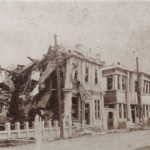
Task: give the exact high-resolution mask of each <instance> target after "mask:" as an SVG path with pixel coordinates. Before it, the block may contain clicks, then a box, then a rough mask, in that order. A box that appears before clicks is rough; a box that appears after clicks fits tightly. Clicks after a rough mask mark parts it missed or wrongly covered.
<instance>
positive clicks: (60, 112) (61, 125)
mask: <svg viewBox="0 0 150 150" xmlns="http://www.w3.org/2000/svg"><path fill="white" fill-rule="evenodd" d="M54 41H55V44H54V49H55V52H56V66H57V67H56V76H57V97H58V105H59V106H58V109H59V110H58V113H59V122H60V138H64V126H63V101H62V100H63V99H62V87H61V86H62V80H61V74H60V62H59V60H58V57H59V56H58V45H57V35H56V34H55V35H54Z"/></svg>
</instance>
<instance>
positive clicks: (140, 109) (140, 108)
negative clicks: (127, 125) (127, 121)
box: [136, 57, 143, 121]
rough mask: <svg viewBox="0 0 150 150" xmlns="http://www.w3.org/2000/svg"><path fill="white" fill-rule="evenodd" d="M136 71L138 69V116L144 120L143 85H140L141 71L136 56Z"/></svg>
mask: <svg viewBox="0 0 150 150" xmlns="http://www.w3.org/2000/svg"><path fill="white" fill-rule="evenodd" d="M136 71H137V86H138V87H137V100H138V117H139V121H142V119H143V118H142V116H143V115H142V100H141V87H140V73H139V59H138V57H136Z"/></svg>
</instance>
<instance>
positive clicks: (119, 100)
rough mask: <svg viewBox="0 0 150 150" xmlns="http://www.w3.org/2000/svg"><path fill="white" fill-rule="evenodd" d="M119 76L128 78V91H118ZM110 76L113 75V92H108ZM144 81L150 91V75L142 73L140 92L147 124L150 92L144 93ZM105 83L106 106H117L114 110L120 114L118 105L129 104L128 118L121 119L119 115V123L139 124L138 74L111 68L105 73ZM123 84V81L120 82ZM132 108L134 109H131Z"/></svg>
mask: <svg viewBox="0 0 150 150" xmlns="http://www.w3.org/2000/svg"><path fill="white" fill-rule="evenodd" d="M117 74H119V75H123V76H126V90H125V91H123V90H118V89H117ZM108 75H113V83H114V86H113V90H110V91H109V90H107V88H106V86H107V80H106V77H107V76H108ZM144 80H146V81H148V82H149V84H148V89H150V75H148V74H145V73H140V90H141V99H142V107H143V109H142V111H143V118H144V121H145V123H147V122H148V120H149V118H150V91H148V92H147V93H144V92H143V88H144V87H143V86H144ZM103 81H104V82H105V85H104V88H103V89H104V90H105V96H104V102H105V105H106V104H107V106H109V105H112V104H114V105H116V107H115V108H114V110H116V112H118V114H119V108H118V105H119V104H121V105H123V104H127V118H120V117H119V115H117V122H118V124H119V122H127V123H128V122H130V123H131V122H134V123H138V122H139V119H138V117H137V111H138V110H137V106H138V99H137V92H136V91H135V81H137V74H136V73H135V72H134V71H129V70H124V71H123V70H122V71H121V69H118V68H113V67H112V68H111V69H109V70H107V69H106V70H105V69H104V71H103ZM120 82H121V81H120ZM131 107H132V109H131ZM133 115H134V117H135V121H133Z"/></svg>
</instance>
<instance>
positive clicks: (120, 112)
mask: <svg viewBox="0 0 150 150" xmlns="http://www.w3.org/2000/svg"><path fill="white" fill-rule="evenodd" d="M119 118H122V109H121V104H119Z"/></svg>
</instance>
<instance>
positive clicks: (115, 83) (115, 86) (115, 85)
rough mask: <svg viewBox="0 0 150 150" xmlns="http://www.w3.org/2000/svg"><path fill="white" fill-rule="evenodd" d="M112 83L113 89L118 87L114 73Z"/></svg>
mask: <svg viewBox="0 0 150 150" xmlns="http://www.w3.org/2000/svg"><path fill="white" fill-rule="evenodd" d="M113 80H114V81H113V83H114V86H113V89H116V90H117V89H118V84H117V74H115V75H114V77H113Z"/></svg>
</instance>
